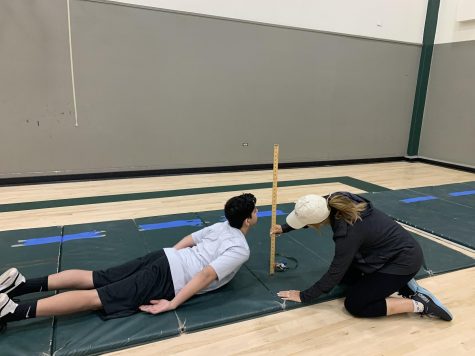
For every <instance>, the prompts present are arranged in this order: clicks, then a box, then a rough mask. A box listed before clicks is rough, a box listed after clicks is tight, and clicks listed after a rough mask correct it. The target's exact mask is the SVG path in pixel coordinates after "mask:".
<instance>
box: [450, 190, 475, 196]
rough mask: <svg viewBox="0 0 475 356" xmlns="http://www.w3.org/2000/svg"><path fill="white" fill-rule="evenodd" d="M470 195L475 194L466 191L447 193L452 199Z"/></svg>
mask: <svg viewBox="0 0 475 356" xmlns="http://www.w3.org/2000/svg"><path fill="white" fill-rule="evenodd" d="M472 194H475V190H466V191H463V192H453V193H449V195H451V196H453V197H460V196H463V195H472Z"/></svg>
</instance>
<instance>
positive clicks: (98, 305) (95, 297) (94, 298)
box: [88, 289, 102, 310]
mask: <svg viewBox="0 0 475 356" xmlns="http://www.w3.org/2000/svg"><path fill="white" fill-rule="evenodd" d="M88 292H90V295H89V298H88V300H89V303H90V306H91V308H92V309H93V310H99V309H102V302H101V298H99V293H97V289H91V290H90V291H88Z"/></svg>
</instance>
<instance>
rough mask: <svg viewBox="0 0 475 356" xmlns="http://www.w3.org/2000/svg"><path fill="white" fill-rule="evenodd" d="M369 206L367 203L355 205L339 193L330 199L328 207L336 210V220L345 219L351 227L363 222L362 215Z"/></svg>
mask: <svg viewBox="0 0 475 356" xmlns="http://www.w3.org/2000/svg"><path fill="white" fill-rule="evenodd" d="M367 205H368V204H366V203H365V202H362V203H355V202H354V201H353V200H351V199H350V198H348V197H347V196H344V195H342V194H338V193H337V194H334V195H330V196H329V198H328V206H329V207H330V208H333V209H335V210H336V214H335V219H343V220H345V221H346V222H347V223H348V224H350V225H353V224H354V223H355V222H357V221H358V220H361V213H362V212H363V211H365V209H366V207H367Z"/></svg>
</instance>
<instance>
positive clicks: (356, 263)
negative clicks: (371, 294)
mask: <svg viewBox="0 0 475 356" xmlns="http://www.w3.org/2000/svg"><path fill="white" fill-rule="evenodd" d="M338 194H343V195H345V196H347V197H349V198H350V199H352V200H353V201H355V202H366V203H367V204H368V207H367V209H366V210H365V211H364V212H362V214H361V218H362V220H358V221H357V222H355V223H354V224H353V225H350V224H348V223H347V222H345V221H344V220H341V219H336V218H335V213H336V211H335V210H334V209H331V212H330V224H331V227H332V230H333V240H334V241H335V255H334V257H333V261H332V263H331V265H330V267H329V269H328V271H327V272H326V273H325V275H323V277H322V278H320V280H319V281H318V282H316V283H315V284H314V285H313V286H311V287H310V288H308V289H306V290H304V291H302V292H300V299H301V300H302V302H309V301H311V300H312V299H315V298H317V297H318V296H320V295H321V294H322V293H328V292H329V291H330V290H332V289H333V287H335V286H336V285H337V284H338V283H340V281H341V280H342V279H343V276H344V275H345V273H346V271H347V270H348V268H349V267H350V266H351V267H354V268H357V269H359V270H360V271H362V272H363V273H365V274H368V273H372V272H381V273H387V274H396V275H409V274H412V273H415V272H417V271H418V270H419V268H420V267H421V265H422V260H423V256H422V249H421V247H420V246H419V244H418V243H417V241H416V240H414V238H413V237H412V236H411V235H410V234H409V233H408V232H407V231H406V230H405V229H404V228H403V227H401V225H399V224H398V223H396V222H395V221H393V220H392V219H391V218H390V217H389V216H387V215H386V214H384V213H383V212H381V211H379V210H377V209H375V208H374V207H373V205H372V204H371V202H370V201H368V200H367V199H365V198H363V197H360V196H359V195H355V194H351V193H347V192H338ZM282 229H283V231H284V232H288V231H291V230H293V229H292V228H291V227H290V226H288V225H287V224H284V225H283V226H282Z"/></svg>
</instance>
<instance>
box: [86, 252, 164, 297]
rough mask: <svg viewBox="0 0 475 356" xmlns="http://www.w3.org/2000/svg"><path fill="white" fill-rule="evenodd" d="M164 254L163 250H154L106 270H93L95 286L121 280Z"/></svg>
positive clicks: (102, 285)
mask: <svg viewBox="0 0 475 356" xmlns="http://www.w3.org/2000/svg"><path fill="white" fill-rule="evenodd" d="M164 256H165V252H164V251H163V250H158V251H153V252H150V253H149V254H147V255H145V256H142V257H139V258H136V259H134V260H131V261H128V262H126V263H123V264H121V265H118V266H114V267H111V268H108V269H106V270H101V271H93V272H92V280H93V283H94V287H95V288H100V287H104V286H106V285H108V284H111V283H115V282H118V281H121V280H123V279H125V278H127V277H129V276H131V275H133V274H134V273H137V272H138V271H140V270H141V269H142V268H144V267H145V266H147V265H150V264H151V263H153V262H155V261H157V260H158V259H160V258H161V257H164Z"/></svg>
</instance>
